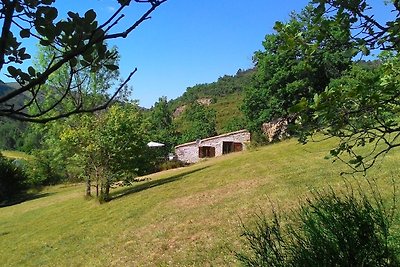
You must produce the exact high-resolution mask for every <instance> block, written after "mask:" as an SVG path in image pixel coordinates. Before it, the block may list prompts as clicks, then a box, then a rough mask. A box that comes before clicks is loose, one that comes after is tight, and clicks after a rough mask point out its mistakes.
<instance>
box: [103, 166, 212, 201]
mask: <svg viewBox="0 0 400 267" xmlns="http://www.w3.org/2000/svg"><path fill="white" fill-rule="evenodd" d="M206 168H208V167H203V168H199V169H195V170H192V171H187V172H184V173H180V174H177V175H174V176H171V177H168V178H164V179H159V180H155V181H149V182H146V183H144V184H140V185H137V186H133V187H129V188H126V189H122V190H121V191H118V192H115V193H111V194H110V200H109V201H112V200H114V199H118V198H121V197H123V196H126V195H130V194H134V193H138V192H141V191H144V190H147V189H150V188H153V187H156V186H160V185H164V184H168V183H172V182H175V181H178V180H181V179H182V178H184V177H185V176H186V175H189V174H192V173H195V172H198V171H201V170H204V169H206Z"/></svg>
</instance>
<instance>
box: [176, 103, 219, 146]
mask: <svg viewBox="0 0 400 267" xmlns="http://www.w3.org/2000/svg"><path fill="white" fill-rule="evenodd" d="M215 118H216V113H215V110H213V109H211V108H208V107H206V106H203V105H201V104H199V103H197V102H194V103H192V104H191V105H188V106H187V107H186V109H185V111H184V112H183V114H182V117H181V118H180V119H181V124H182V126H181V127H182V129H181V134H182V136H181V140H180V142H181V143H185V142H190V141H194V140H196V139H203V138H206V137H210V136H213V135H216V133H217V132H216V130H215V127H216V119H215Z"/></svg>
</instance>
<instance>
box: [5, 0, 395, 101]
mask: <svg viewBox="0 0 400 267" xmlns="http://www.w3.org/2000/svg"><path fill="white" fill-rule="evenodd" d="M371 2H372V3H374V4H377V3H379V5H382V3H383V0H374V1H371ZM307 3H308V1H307V0H279V1H275V0H245V1H244V0H168V1H167V2H166V3H164V4H163V5H162V6H160V7H159V8H158V9H157V10H156V11H155V12H154V13H153V14H152V19H151V20H148V21H146V22H144V23H143V24H142V25H141V26H140V27H139V28H138V29H137V30H136V31H135V32H133V33H132V34H131V35H130V36H129V37H128V38H127V39H121V40H117V41H114V42H112V43H111V44H113V45H117V46H118V48H119V51H120V55H121V61H120V70H121V75H122V77H123V78H126V77H127V75H128V74H129V73H130V72H131V71H132V70H133V69H134V68H135V67H137V68H138V72H137V73H136V74H135V75H134V77H133V79H132V81H131V82H130V86H132V87H133V95H132V98H133V99H138V100H139V102H140V105H141V106H144V107H150V106H152V105H153V104H154V102H155V101H157V99H158V98H159V97H161V96H167V97H168V99H173V98H176V97H178V96H180V95H181V94H182V93H183V92H184V91H185V90H186V88H187V87H190V86H194V85H196V84H200V83H210V82H213V81H216V80H217V79H218V78H219V77H220V76H223V75H225V74H227V75H232V74H235V73H236V71H237V70H238V69H239V68H241V69H247V68H250V67H252V55H253V53H254V51H256V50H260V49H262V45H261V42H262V41H263V39H264V37H265V35H266V34H268V33H272V31H273V30H272V27H273V25H274V23H275V21H277V20H280V21H285V20H287V19H288V17H289V13H290V12H291V11H300V10H301V9H302V8H303V7H304V6H306V4H307ZM56 6H57V7H58V8H59V18H62V17H65V16H66V12H67V11H68V10H73V11H76V12H79V13H83V12H84V11H85V10H87V9H90V8H94V9H95V10H96V12H97V13H98V18H99V21H100V22H102V21H104V20H105V19H106V18H108V17H109V16H110V15H111V14H112V12H113V11H114V10H115V9H116V8H117V7H118V3H117V0H80V1H76V0H57V1H56ZM139 6H141V8H140V7H138V5H137V4H134V5H132V6H131V7H129V8H128V9H127V10H126V12H125V15H126V17H125V19H124V20H123V21H121V23H120V24H119V25H117V26H118V27H120V28H121V29H122V28H124V26H126V25H127V24H128V22H131V23H132V22H133V21H134V20H136V18H137V17H138V14H141V11H144V7H145V6H144V5H143V4H141V5H139ZM382 10H383V9H382V8H381V7H379V8H377V9H375V10H374V12H377V14H376V15H377V16H378V17H381V16H385V14H387V10H386V11H385V12H384V11H382ZM33 47H34V45H31V49H32V48H33ZM28 51H29V50H28ZM2 77H3V75H2Z"/></svg>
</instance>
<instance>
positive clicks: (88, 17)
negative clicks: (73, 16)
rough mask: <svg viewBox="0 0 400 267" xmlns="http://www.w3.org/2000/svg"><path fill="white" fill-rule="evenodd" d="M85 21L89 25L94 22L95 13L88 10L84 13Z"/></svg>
mask: <svg viewBox="0 0 400 267" xmlns="http://www.w3.org/2000/svg"><path fill="white" fill-rule="evenodd" d="M85 19H86V20H87V21H86V22H87V23H91V22H92V21H94V20H95V19H96V12H94V10H93V9H89V10H88V11H86V13H85Z"/></svg>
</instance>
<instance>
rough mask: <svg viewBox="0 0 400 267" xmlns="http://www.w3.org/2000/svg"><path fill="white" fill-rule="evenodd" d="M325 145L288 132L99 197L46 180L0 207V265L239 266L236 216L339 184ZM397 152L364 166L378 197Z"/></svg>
mask: <svg viewBox="0 0 400 267" xmlns="http://www.w3.org/2000/svg"><path fill="white" fill-rule="evenodd" d="M331 146H332V143H331V141H330V142H323V143H313V144H309V145H306V146H303V145H300V144H298V143H297V142H296V141H295V140H288V141H284V142H282V143H279V144H274V145H270V146H266V147H263V148H260V149H257V150H253V151H245V152H239V153H236V154H230V155H227V156H223V157H219V158H215V159H212V160H206V161H203V162H200V163H198V164H195V165H192V166H190V167H186V168H182V169H178V170H170V171H166V172H162V173H158V174H154V175H152V176H149V177H150V178H151V179H152V180H151V181H147V182H143V183H138V184H137V185H136V186H134V187H132V188H127V189H119V190H116V191H115V192H114V193H113V194H114V199H113V200H112V201H111V202H109V203H106V204H103V205H100V204H97V203H96V202H95V201H93V200H92V201H87V200H84V199H83V192H84V186H83V185H71V186H57V187H50V188H47V189H46V190H45V191H43V192H42V195H40V197H39V198H37V199H34V200H31V201H28V202H25V203H21V204H19V205H15V206H11V207H5V208H1V209H0V240H1V242H0V259H2V264H3V265H4V266H234V265H237V262H236V260H235V257H234V256H233V253H232V252H231V250H237V249H239V248H240V247H241V246H242V243H241V241H240V231H241V230H240V227H239V223H240V219H242V220H243V221H244V222H250V221H251V220H252V215H253V214H254V213H255V212H257V211H259V210H260V209H262V210H264V211H265V212H266V213H269V210H270V203H271V202H273V203H276V204H277V205H278V206H279V209H280V210H283V211H288V210H289V209H292V208H294V207H296V206H297V205H298V201H299V199H301V198H303V197H304V196H306V195H307V192H308V190H309V189H310V188H322V187H326V186H328V185H331V186H333V187H335V188H337V187H341V186H342V185H343V180H342V178H340V177H339V172H340V171H342V170H344V168H345V166H344V165H342V164H332V163H331V161H330V160H326V159H324V156H326V155H327V154H328V151H329V149H330V148H331ZM399 160H400V153H397V152H396V153H391V154H389V155H388V156H387V157H386V158H385V161H384V163H383V164H381V163H379V164H378V165H377V166H376V167H375V168H374V169H373V170H372V171H371V172H370V173H369V175H370V176H372V177H375V178H378V184H379V186H380V188H381V192H382V195H383V197H384V198H387V199H389V198H390V194H391V186H390V181H391V179H392V178H398V162H399ZM358 178H359V181H363V178H362V177H358ZM349 179H350V178H349ZM396 222H397V225H399V222H400V219H399V217H396Z"/></svg>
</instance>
